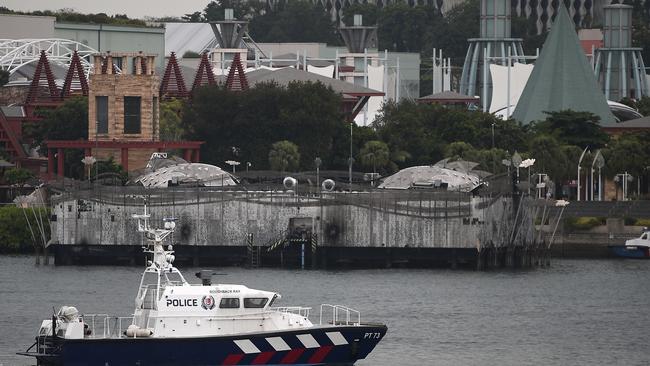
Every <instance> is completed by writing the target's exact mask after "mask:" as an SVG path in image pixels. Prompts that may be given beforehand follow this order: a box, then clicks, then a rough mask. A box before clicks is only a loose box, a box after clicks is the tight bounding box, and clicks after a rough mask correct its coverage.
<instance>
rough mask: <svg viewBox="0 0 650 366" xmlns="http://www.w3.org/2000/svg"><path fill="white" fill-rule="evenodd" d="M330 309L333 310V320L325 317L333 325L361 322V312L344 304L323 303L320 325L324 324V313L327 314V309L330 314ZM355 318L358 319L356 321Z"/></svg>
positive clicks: (357, 323)
mask: <svg viewBox="0 0 650 366" xmlns="http://www.w3.org/2000/svg"><path fill="white" fill-rule="evenodd" d="M329 310H331V311H332V318H331V321H327V320H328V319H327V318H325V320H326V322H328V323H330V324H333V325H360V324H361V313H360V312H359V311H357V310H354V309H352V308H349V307H347V306H343V305H331V304H322V305H321V306H320V320H319V324H320V325H323V315H324V314H325V311H327V312H328V314H329ZM355 318H356V321H354V320H355Z"/></svg>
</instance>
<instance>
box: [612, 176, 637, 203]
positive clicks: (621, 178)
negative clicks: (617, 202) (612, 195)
mask: <svg viewBox="0 0 650 366" xmlns="http://www.w3.org/2000/svg"><path fill="white" fill-rule="evenodd" d="M633 180H634V177H633V176H632V174H629V173H628V172H625V173H622V174H616V177H614V181H615V182H619V183H621V186H622V188H623V201H627V183H628V182H631V181H633Z"/></svg>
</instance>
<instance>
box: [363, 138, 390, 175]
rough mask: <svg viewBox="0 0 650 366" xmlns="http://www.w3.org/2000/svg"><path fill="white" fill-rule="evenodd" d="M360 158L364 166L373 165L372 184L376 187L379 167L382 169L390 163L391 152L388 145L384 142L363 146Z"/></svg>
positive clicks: (376, 141) (369, 143)
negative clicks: (375, 181) (376, 175)
mask: <svg viewBox="0 0 650 366" xmlns="http://www.w3.org/2000/svg"><path fill="white" fill-rule="evenodd" d="M359 158H360V159H361V163H362V164H363V165H366V166H370V165H372V173H373V174H372V180H373V182H372V184H373V185H374V179H375V174H376V173H377V166H378V165H379V166H380V167H382V166H385V165H387V164H388V163H390V150H389V149H388V145H386V143H385V142H383V141H378V140H373V141H368V142H366V144H365V145H363V148H362V149H361V152H360V153H359Z"/></svg>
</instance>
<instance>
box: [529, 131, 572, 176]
mask: <svg viewBox="0 0 650 366" xmlns="http://www.w3.org/2000/svg"><path fill="white" fill-rule="evenodd" d="M530 155H531V156H532V157H533V158H534V159H535V170H537V171H538V172H540V173H546V174H548V175H549V177H551V179H553V180H554V181H556V182H559V181H562V179H563V177H564V176H566V171H567V164H566V160H567V159H566V155H565V154H564V152H563V151H562V148H561V146H560V143H559V142H558V140H557V139H556V138H555V137H553V136H551V135H543V134H540V135H538V136H536V137H535V138H533V139H532V140H531V141H530Z"/></svg>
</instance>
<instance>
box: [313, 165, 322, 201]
mask: <svg viewBox="0 0 650 366" xmlns="http://www.w3.org/2000/svg"><path fill="white" fill-rule="evenodd" d="M322 162H323V161H322V160H320V158H319V157H318V156H317V157H316V159H314V164H316V192H319V193H320V165H321V163H322ZM319 196H320V194H319Z"/></svg>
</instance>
